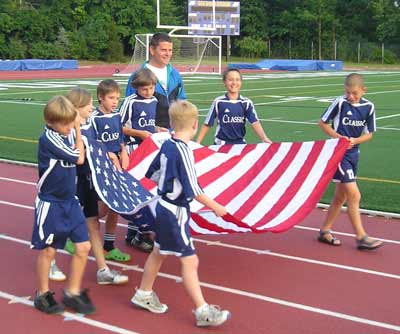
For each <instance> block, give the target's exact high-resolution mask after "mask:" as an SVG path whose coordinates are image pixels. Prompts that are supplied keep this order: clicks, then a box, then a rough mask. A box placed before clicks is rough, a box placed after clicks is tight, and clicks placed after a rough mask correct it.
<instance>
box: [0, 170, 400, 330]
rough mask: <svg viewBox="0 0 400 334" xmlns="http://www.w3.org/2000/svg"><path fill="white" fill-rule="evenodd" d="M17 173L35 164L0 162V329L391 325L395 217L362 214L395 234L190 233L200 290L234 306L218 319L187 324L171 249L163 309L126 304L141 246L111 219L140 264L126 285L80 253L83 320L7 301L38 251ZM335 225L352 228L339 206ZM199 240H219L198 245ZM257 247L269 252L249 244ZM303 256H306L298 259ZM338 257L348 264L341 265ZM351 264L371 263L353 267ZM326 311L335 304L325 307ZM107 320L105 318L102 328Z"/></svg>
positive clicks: (22, 285)
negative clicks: (103, 274)
mask: <svg viewBox="0 0 400 334" xmlns="http://www.w3.org/2000/svg"><path fill="white" fill-rule="evenodd" d="M6 178H8V179H9V180H7V179H6ZM16 180H20V181H27V182H32V183H34V182H36V170H35V169H34V168H30V167H23V166H15V165H9V164H4V163H0V222H1V223H0V234H2V235H0V252H1V254H2V256H3V257H2V259H3V263H2V265H1V268H2V272H1V275H0V286H1V287H0V297H1V298H0V323H1V325H2V332H3V333H40V334H45V333H53V332H56V333H57V334H64V333H68V334H74V333H77V334H78V333H95V334H97V333H112V332H115V333H140V334H150V333H161V334H170V333H171V334H172V333H173V334H177V333H182V334H196V333H213V334H215V333H238V334H242V333H246V334H254V333H272V334H294V333H296V334H301V333H307V334H309V333H342V334H352V333H354V334H356V333H357V334H362V333H363V334H366V333H374V334H379V333H396V332H399V331H400V318H399V315H398V310H399V309H400V302H399V298H398V294H399V288H400V268H399V265H398V263H399V262H398V252H399V241H400V229H399V228H398V226H399V222H398V221H396V220H385V219H383V218H376V217H366V216H364V217H363V220H364V222H365V227H366V229H367V230H368V232H369V233H370V235H372V236H375V237H380V238H384V239H391V240H393V241H394V242H387V243H386V244H385V246H384V247H383V248H381V249H380V250H378V251H376V252H371V253H368V252H360V251H357V250H356V249H355V242H354V238H353V237H351V236H340V238H341V239H342V241H343V245H342V246H341V247H330V246H327V245H322V244H320V243H318V242H317V241H316V232H315V231H314V230H307V229H302V228H299V227H296V228H293V229H292V230H290V231H288V232H285V233H281V234H260V235H254V234H235V235H219V236H204V237H202V238H199V240H198V241H197V243H196V249H197V253H198V255H199V257H200V279H201V281H202V282H203V284H204V287H203V292H204V294H205V296H206V299H207V300H208V301H209V302H210V303H213V304H220V305H222V306H223V307H226V308H228V309H229V310H230V311H231V312H232V314H233V316H232V319H231V320H230V321H229V322H227V323H226V324H225V325H223V326H221V327H219V328H213V329H199V328H196V327H195V326H194V318H193V315H192V313H191V308H192V305H191V303H190V300H189V298H188V297H187V296H186V294H185V292H184V289H183V287H182V284H181V283H179V282H177V281H176V277H177V276H179V265H178V261H177V259H176V258H172V257H171V258H170V259H168V260H167V261H166V262H165V264H164V266H163V267H162V269H161V271H162V273H164V274H167V275H171V276H165V275H163V276H162V277H159V278H158V280H157V282H156V285H155V289H156V291H157V292H158V294H159V296H160V298H161V300H162V301H163V302H165V303H167V304H168V305H169V312H168V313H166V314H163V315H156V314H151V313H149V312H146V311H142V310H139V309H136V308H134V307H132V306H131V305H130V298H131V297H132V294H133V292H134V288H135V287H136V286H137V285H138V284H139V281H140V277H141V269H142V268H143V264H144V262H145V259H146V254H143V253H140V252H138V251H136V250H132V249H128V248H127V247H126V246H125V245H124V243H123V236H124V233H125V228H124V227H121V228H119V229H118V235H117V240H118V241H117V244H118V247H120V248H121V249H123V250H125V251H128V252H130V253H131V254H132V256H133V260H132V261H131V263H129V264H130V265H138V266H139V267H138V268H136V269H132V267H131V268H127V269H129V270H126V271H124V273H126V274H127V275H129V279H130V282H129V284H127V285H125V286H120V287H112V286H98V285H97V284H96V282H95V273H96V265H95V263H94V261H89V263H88V267H87V270H86V274H85V278H84V286H85V287H88V288H90V290H91V292H90V294H91V296H92V299H93V301H94V303H95V305H96V307H97V313H96V314H94V315H92V316H87V317H85V318H82V317H78V318H77V319H78V320H82V321H86V322H92V323H83V322H81V321H78V320H76V319H69V318H68V317H67V318H64V317H63V316H49V315H45V314H42V313H40V312H38V311H36V310H35V309H34V308H33V307H32V306H31V305H25V304H21V303H19V302H18V301H14V302H12V303H9V297H8V296H9V295H13V296H18V297H25V296H31V300H32V296H33V293H34V291H35V272H34V265H35V259H36V255H37V252H36V251H33V250H30V249H29V247H28V245H29V241H30V237H31V230H32V222H33V210H32V206H33V202H34V198H35V194H36V190H35V187H34V185H33V184H24V183H17V182H16ZM24 206H26V207H24ZM323 215H324V213H323V212H322V211H321V210H317V209H316V210H314V212H313V213H312V214H311V215H310V216H309V217H308V218H307V219H306V220H305V221H304V222H303V223H302V226H305V227H310V228H318V227H319V223H320V221H321V220H322V219H323ZM121 223H124V222H123V221H121ZM335 228H336V230H337V231H340V232H346V233H352V231H351V228H350V224H349V222H348V220H347V218H346V217H345V216H344V215H343V216H341V217H340V221H338V223H337V225H336V226H335ZM206 241H219V243H214V244H208V245H207V243H206ZM239 246H240V247H242V248H239ZM233 247H236V248H233ZM263 250H264V251H266V250H269V251H270V252H265V253H261V254H260V252H258V253H257V251H263ZM288 256H291V257H292V258H289V257H288ZM294 257H295V258H294ZM69 260H70V257H69V256H68V255H65V254H63V253H60V254H58V255H57V261H58V263H59V265H60V266H61V267H62V268H63V269H64V271H65V272H68V266H69ZM308 260H312V261H314V263H310V262H305V261H308ZM317 261H321V262H317ZM324 264H325V265H324ZM338 264H340V265H342V266H348V268H347V269H346V268H343V267H342V268H340V267H338V266H336V265H338ZM117 265H118V264H117ZM111 266H114V265H113V264H111ZM354 267H356V268H362V269H364V270H370V271H371V272H361V271H356V269H354ZM117 269H119V270H121V269H122V267H121V266H119V267H117ZM380 273H381V274H380ZM390 275H391V276H390ZM62 287H63V283H52V289H54V290H55V291H56V297H58V298H59V297H60V295H61V293H60V292H61V289H62ZM6 294H9V295H6ZM285 302H288V303H289V304H285ZM290 303H291V304H290ZM307 307H310V308H309V309H306V308H307ZM328 311H330V312H337V313H335V314H334V315H335V316H332V314H328ZM350 317H358V319H355V318H350ZM373 321H376V323H373ZM106 325H108V326H114V327H112V328H110V330H106V329H105V326H106ZM388 325H392V326H391V328H387V327H390V326H388Z"/></svg>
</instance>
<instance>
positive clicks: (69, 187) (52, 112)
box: [31, 96, 95, 314]
mask: <svg viewBox="0 0 400 334" xmlns="http://www.w3.org/2000/svg"><path fill="white" fill-rule="evenodd" d="M44 119H45V121H46V127H45V130H44V132H43V134H42V135H41V137H40V139H39V145H38V162H39V178H40V179H39V182H38V195H37V198H36V202H35V224H34V227H33V233H32V242H31V248H33V249H38V250H40V253H39V256H38V258H37V265H36V272H37V277H38V281H39V289H38V291H37V293H36V295H35V299H34V305H35V308H37V309H38V310H40V311H42V312H45V313H60V312H62V311H63V310H64V306H63V305H62V304H59V303H57V302H56V301H55V299H54V297H53V296H54V293H53V292H51V291H50V290H49V277H48V275H49V269H50V264H51V262H52V260H54V256H55V254H56V250H57V249H63V248H64V246H65V243H66V240H67V238H70V239H71V240H72V241H73V242H74V243H75V247H76V252H75V254H74V256H73V257H72V264H71V273H70V279H69V284H68V287H67V289H65V290H64V293H63V303H64V305H65V306H68V307H71V308H72V309H74V310H75V311H77V312H79V313H84V314H89V313H93V312H94V311H95V307H94V306H93V304H92V303H91V301H90V299H89V297H88V295H87V292H86V291H85V290H84V291H81V282H82V277H83V273H84V270H85V267H86V262H87V258H88V254H89V250H90V242H89V237H88V230H87V226H86V222H85V217H84V216H83V213H82V209H81V207H80V205H79V201H78V199H77V198H76V196H75V177H76V164H82V163H83V162H84V160H85V157H84V148H83V143H82V140H81V137H80V130H79V124H78V123H77V121H76V119H77V112H76V110H75V108H74V106H73V105H72V104H71V102H70V101H69V100H68V99H67V98H66V97H64V96H55V97H53V98H52V99H51V100H50V101H49V102H48V103H47V104H46V106H45V108H44ZM74 127H75V131H76V142H75V143H74V140H73V136H72V135H73V134H72V129H73V128H74Z"/></svg>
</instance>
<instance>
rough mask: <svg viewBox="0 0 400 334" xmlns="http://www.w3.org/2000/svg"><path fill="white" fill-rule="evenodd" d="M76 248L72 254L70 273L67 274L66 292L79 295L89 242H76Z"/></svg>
mask: <svg viewBox="0 0 400 334" xmlns="http://www.w3.org/2000/svg"><path fill="white" fill-rule="evenodd" d="M75 247H76V250H75V253H74V255H73V256H72V261H71V273H70V275H69V282H68V289H67V290H68V292H69V293H70V294H72V295H79V294H80V292H81V284H82V278H83V274H84V272H85V267H86V262H87V258H88V255H89V251H90V242H89V241H84V242H78V243H76V244H75Z"/></svg>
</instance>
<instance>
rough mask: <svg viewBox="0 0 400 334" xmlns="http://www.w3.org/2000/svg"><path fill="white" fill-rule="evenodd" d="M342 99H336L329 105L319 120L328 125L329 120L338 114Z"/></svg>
mask: <svg viewBox="0 0 400 334" xmlns="http://www.w3.org/2000/svg"><path fill="white" fill-rule="evenodd" d="M341 101H342V97H338V98H337V99H335V101H333V102H332V103H331V105H330V106H329V107H328V108H327V109H326V110H325V112H324V113H323V114H322V116H321V120H322V121H323V122H325V123H328V122H329V121H330V120H332V119H333V118H334V117H335V116H336V115H337V113H338V112H339V108H340V105H341V103H340V102H341Z"/></svg>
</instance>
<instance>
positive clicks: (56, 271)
mask: <svg viewBox="0 0 400 334" xmlns="http://www.w3.org/2000/svg"><path fill="white" fill-rule="evenodd" d="M49 279H50V280H52V281H56V282H62V281H65V280H66V279H67V276H65V274H64V273H63V272H62V271H61V269H60V268H58V266H57V264H56V261H51V265H50V271H49Z"/></svg>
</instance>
